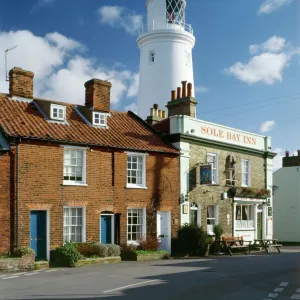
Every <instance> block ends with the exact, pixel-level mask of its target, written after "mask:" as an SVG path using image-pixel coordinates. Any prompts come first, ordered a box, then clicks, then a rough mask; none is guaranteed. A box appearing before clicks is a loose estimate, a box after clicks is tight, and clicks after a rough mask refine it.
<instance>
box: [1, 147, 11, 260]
mask: <svg viewBox="0 0 300 300" xmlns="http://www.w3.org/2000/svg"><path fill="white" fill-rule="evenodd" d="M10 175H11V154H9V153H6V154H3V153H1V152H0V224H1V225H0V254H3V253H5V252H8V251H9V250H10V225H11V224H10V209H11V206H10V203H11V202H10V199H11V190H10V180H11V177H10Z"/></svg>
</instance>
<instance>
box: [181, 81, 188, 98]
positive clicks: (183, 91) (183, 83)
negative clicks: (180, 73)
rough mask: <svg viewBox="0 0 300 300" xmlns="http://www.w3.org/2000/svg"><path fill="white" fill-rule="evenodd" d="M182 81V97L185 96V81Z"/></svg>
mask: <svg viewBox="0 0 300 300" xmlns="http://www.w3.org/2000/svg"><path fill="white" fill-rule="evenodd" d="M181 83H182V98H185V97H186V83H187V81H181Z"/></svg>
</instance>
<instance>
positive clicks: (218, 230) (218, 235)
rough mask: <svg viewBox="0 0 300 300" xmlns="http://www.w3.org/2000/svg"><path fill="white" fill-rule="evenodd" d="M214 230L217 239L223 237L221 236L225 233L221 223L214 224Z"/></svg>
mask: <svg viewBox="0 0 300 300" xmlns="http://www.w3.org/2000/svg"><path fill="white" fill-rule="evenodd" d="M213 231H214V234H215V236H216V239H217V240H220V239H221V236H222V234H223V232H224V231H223V227H222V226H221V225H220V224H217V225H215V226H214V229H213Z"/></svg>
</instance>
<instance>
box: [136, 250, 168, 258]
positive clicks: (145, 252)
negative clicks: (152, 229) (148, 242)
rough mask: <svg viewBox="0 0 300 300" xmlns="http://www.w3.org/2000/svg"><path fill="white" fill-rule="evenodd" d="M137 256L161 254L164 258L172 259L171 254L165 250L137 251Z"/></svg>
mask: <svg viewBox="0 0 300 300" xmlns="http://www.w3.org/2000/svg"><path fill="white" fill-rule="evenodd" d="M136 254H137V255H141V254H142V255H151V254H160V255H162V256H163V258H170V254H169V252H168V251H165V250H156V251H151V250H136Z"/></svg>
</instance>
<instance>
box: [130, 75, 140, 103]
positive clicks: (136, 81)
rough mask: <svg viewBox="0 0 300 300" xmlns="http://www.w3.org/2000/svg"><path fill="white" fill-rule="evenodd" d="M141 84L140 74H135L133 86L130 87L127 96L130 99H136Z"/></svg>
mask: <svg viewBox="0 0 300 300" xmlns="http://www.w3.org/2000/svg"><path fill="white" fill-rule="evenodd" d="M139 83H140V74H138V73H137V74H135V75H134V76H133V81H132V84H131V85H130V87H129V89H128V92H127V96H128V97H136V96H137V95H138V92H139Z"/></svg>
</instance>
